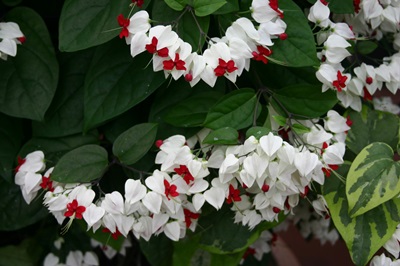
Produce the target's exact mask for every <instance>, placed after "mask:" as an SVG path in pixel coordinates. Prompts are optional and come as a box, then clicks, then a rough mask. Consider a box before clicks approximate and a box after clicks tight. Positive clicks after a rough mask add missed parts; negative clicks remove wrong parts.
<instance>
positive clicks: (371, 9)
mask: <svg viewBox="0 0 400 266" xmlns="http://www.w3.org/2000/svg"><path fill="white" fill-rule="evenodd" d="M392 2H393V3H392ZM357 3H358V4H357V6H356V13H357V14H356V15H355V16H352V17H346V18H347V19H346V21H347V23H344V22H337V23H335V22H332V21H331V20H330V19H329V18H330V10H329V4H328V3H327V2H326V1H324V0H318V1H316V2H315V4H314V5H313V6H312V7H311V9H310V13H309V15H308V19H309V20H310V21H311V22H313V23H315V25H316V26H318V27H319V28H320V30H319V31H318V33H317V43H318V44H320V45H321V44H323V51H322V52H320V53H319V57H320V59H321V62H322V63H321V66H320V68H319V70H318V71H317V74H316V75H317V78H318V80H319V81H320V82H321V83H322V84H323V86H322V91H326V90H328V89H333V90H335V91H336V92H337V97H338V99H339V100H340V102H341V103H342V105H343V106H344V107H346V108H347V107H351V108H352V109H354V110H356V111H360V110H361V99H360V96H361V97H363V98H364V99H365V100H372V95H373V94H374V93H375V92H376V91H377V90H381V89H382V88H383V87H386V88H387V89H388V90H389V91H391V92H392V93H393V94H395V93H396V92H397V90H398V89H399V88H400V53H398V52H397V53H395V54H394V55H392V56H390V57H385V58H383V63H382V64H380V65H379V66H377V67H374V66H372V65H368V64H365V63H362V64H361V65H360V66H358V67H356V68H354V69H353V72H354V73H345V72H346V71H345V68H344V67H343V66H342V64H341V62H342V61H343V60H344V59H345V58H347V57H349V56H350V55H351V54H350V52H349V51H348V50H347V49H348V48H349V47H350V46H351V44H350V42H349V40H352V41H354V42H361V41H362V40H361V39H362V38H360V37H359V36H358V35H359V34H361V35H362V36H366V37H372V35H373V34H372V32H374V34H377V32H379V34H378V35H380V37H376V38H378V39H379V38H381V37H382V34H383V33H395V36H399V32H400V27H399V19H398V18H396V15H395V14H398V13H399V10H398V9H399V7H398V4H396V3H397V2H396V1H385V3H384V4H381V3H380V2H379V1H377V0H362V1H358V2H357ZM382 6H383V7H385V8H384V9H383V7H382ZM396 10H397V11H396ZM396 12H397V13H396ZM349 25H351V26H349ZM371 27H372V29H371ZM378 27H379V29H378ZM396 38H397V37H396ZM399 40H400V39H399ZM394 48H395V49H396V50H397V51H398V50H399V48H400V47H399V46H398V45H396V42H395V45H394Z"/></svg>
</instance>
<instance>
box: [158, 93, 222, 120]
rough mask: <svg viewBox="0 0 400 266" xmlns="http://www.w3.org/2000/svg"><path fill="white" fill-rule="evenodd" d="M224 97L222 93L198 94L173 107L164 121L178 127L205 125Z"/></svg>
mask: <svg viewBox="0 0 400 266" xmlns="http://www.w3.org/2000/svg"><path fill="white" fill-rule="evenodd" d="M222 96H223V94H222V93H220V92H204V93H201V94H196V95H194V96H192V97H190V98H187V99H185V100H184V101H181V102H180V103H178V104H177V105H175V106H173V107H171V108H170V109H169V111H168V112H167V114H166V115H165V117H164V121H165V122H167V123H169V124H171V125H174V126H178V127H195V126H200V125H202V124H203V122H204V120H205V119H206V116H207V113H208V111H209V110H210V108H211V107H212V106H213V105H214V104H215V103H216V102H217V101H218V99H220V98H221V97H222Z"/></svg>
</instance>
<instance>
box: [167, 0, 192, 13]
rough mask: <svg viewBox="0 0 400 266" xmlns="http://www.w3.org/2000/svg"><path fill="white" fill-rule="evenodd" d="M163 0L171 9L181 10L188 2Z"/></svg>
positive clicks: (185, 0) (183, 0)
mask: <svg viewBox="0 0 400 266" xmlns="http://www.w3.org/2000/svg"><path fill="white" fill-rule="evenodd" d="M164 2H165V3H166V4H167V5H168V6H169V7H170V8H172V9H173V10H176V11H181V10H183V9H184V8H185V7H186V5H187V4H188V1H187V0H164Z"/></svg>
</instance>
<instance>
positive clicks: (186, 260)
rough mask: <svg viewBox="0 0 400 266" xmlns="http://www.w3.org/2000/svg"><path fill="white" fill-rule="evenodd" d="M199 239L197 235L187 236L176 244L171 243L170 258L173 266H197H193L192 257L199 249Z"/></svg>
mask: <svg viewBox="0 0 400 266" xmlns="http://www.w3.org/2000/svg"><path fill="white" fill-rule="evenodd" d="M199 239H200V237H199V236H198V235H194V236H191V235H189V236H187V237H185V238H183V239H181V240H179V241H177V242H173V245H174V253H173V256H172V261H173V264H172V265H173V266H180V265H198V264H193V261H192V260H193V259H192V258H193V255H195V252H196V251H197V250H198V248H199ZM194 259H196V258H194Z"/></svg>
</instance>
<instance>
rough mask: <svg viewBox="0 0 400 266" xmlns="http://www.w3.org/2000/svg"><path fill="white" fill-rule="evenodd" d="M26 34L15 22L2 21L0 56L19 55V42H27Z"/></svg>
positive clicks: (0, 27)
mask: <svg viewBox="0 0 400 266" xmlns="http://www.w3.org/2000/svg"><path fill="white" fill-rule="evenodd" d="M25 40H26V39H25V36H24V34H23V33H22V31H21V30H20V28H19V26H18V24H17V23H15V22H0V58H1V59H3V60H7V56H16V55H17V44H22V43H24V42H25Z"/></svg>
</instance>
